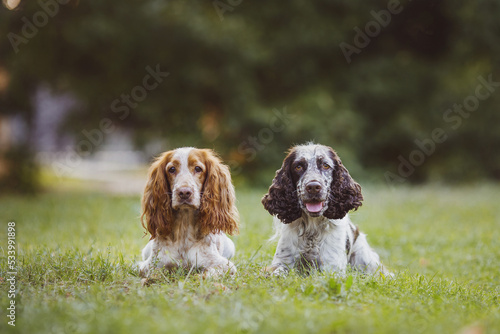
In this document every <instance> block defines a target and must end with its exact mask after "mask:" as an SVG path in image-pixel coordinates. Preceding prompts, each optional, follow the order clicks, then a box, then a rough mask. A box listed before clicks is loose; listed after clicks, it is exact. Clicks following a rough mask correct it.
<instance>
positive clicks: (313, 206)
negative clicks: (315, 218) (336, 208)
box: [306, 202, 323, 212]
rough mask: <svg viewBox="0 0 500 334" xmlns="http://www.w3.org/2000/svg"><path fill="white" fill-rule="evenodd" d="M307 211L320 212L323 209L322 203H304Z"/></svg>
mask: <svg viewBox="0 0 500 334" xmlns="http://www.w3.org/2000/svg"><path fill="white" fill-rule="evenodd" d="M306 208H307V211H309V212H320V211H321V209H323V202H319V203H306Z"/></svg>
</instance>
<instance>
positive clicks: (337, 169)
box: [323, 148, 363, 219]
mask: <svg viewBox="0 0 500 334" xmlns="http://www.w3.org/2000/svg"><path fill="white" fill-rule="evenodd" d="M329 149H330V155H331V158H332V159H333V161H334V163H335V166H334V167H333V168H332V173H333V178H332V183H331V189H330V194H329V198H328V208H327V209H326V211H325V213H324V214H323V215H324V216H325V217H327V218H329V219H342V218H344V217H345V215H346V214H347V213H348V212H349V211H350V210H352V209H357V208H358V207H360V206H361V204H362V203H361V201H363V195H362V194H361V186H360V185H359V184H357V183H356V182H355V181H354V180H353V179H352V177H351V175H349V172H348V171H347V169H346V168H345V167H344V165H343V164H342V161H341V160H340V158H339V157H338V155H337V153H335V151H334V150H333V149H332V148H329Z"/></svg>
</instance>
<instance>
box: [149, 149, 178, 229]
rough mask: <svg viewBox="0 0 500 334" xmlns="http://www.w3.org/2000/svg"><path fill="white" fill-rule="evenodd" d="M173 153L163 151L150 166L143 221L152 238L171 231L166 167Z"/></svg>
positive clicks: (169, 191)
mask: <svg viewBox="0 0 500 334" xmlns="http://www.w3.org/2000/svg"><path fill="white" fill-rule="evenodd" d="M172 155H173V151H168V152H165V153H163V154H162V155H161V156H160V157H158V158H157V159H156V160H155V162H154V163H153V164H152V165H151V167H150V168H149V179H148V183H147V184H146V187H145V189H144V195H143V196H142V216H141V222H142V226H143V227H144V228H145V229H146V230H147V231H148V232H149V233H150V234H151V239H154V238H156V237H157V236H168V235H170V233H171V229H172V227H171V225H170V224H171V222H172V221H173V217H172V205H171V202H172V200H171V190H170V186H169V184H168V179H167V176H166V174H165V173H166V172H165V167H166V165H167V164H168V162H169V161H170V159H171V157H172Z"/></svg>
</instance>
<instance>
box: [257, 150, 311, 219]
mask: <svg viewBox="0 0 500 334" xmlns="http://www.w3.org/2000/svg"><path fill="white" fill-rule="evenodd" d="M294 160H295V152H294V151H290V153H288V156H287V157H286V158H285V160H283V165H281V169H279V170H277V171H276V176H275V177H274V179H273V183H272V184H271V186H270V187H269V191H268V192H267V194H265V195H264V197H263V198H262V204H263V205H264V208H265V209H266V210H267V211H268V212H269V213H270V214H271V215H273V216H277V217H278V219H279V220H281V221H282V222H283V223H285V224H290V223H291V222H293V221H294V220H297V219H299V218H300V217H301V216H302V209H301V208H300V206H299V198H298V197H297V187H296V185H295V183H294V182H293V180H292V175H291V165H292V162H293V161H294Z"/></svg>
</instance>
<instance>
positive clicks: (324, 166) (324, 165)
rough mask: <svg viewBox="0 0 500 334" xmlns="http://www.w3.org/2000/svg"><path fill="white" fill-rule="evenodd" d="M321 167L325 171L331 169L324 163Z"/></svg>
mask: <svg viewBox="0 0 500 334" xmlns="http://www.w3.org/2000/svg"><path fill="white" fill-rule="evenodd" d="M321 166H322V167H323V169H324V170H328V169H330V168H331V167H330V165H329V164H327V163H326V162H323V164H322V165H321Z"/></svg>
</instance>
